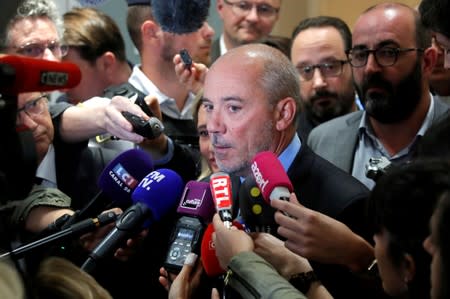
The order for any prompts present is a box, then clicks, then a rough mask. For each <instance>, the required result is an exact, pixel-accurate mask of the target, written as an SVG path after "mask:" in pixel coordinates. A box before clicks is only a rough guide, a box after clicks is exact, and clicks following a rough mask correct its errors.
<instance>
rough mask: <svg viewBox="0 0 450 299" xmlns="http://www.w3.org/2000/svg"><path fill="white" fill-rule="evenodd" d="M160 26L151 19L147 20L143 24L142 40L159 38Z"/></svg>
mask: <svg viewBox="0 0 450 299" xmlns="http://www.w3.org/2000/svg"><path fill="white" fill-rule="evenodd" d="M159 31H160V27H159V26H158V24H156V23H155V22H153V21H151V20H147V21H145V22H144V23H142V25H141V35H142V41H143V42H145V41H147V40H149V39H153V38H158V32H159Z"/></svg>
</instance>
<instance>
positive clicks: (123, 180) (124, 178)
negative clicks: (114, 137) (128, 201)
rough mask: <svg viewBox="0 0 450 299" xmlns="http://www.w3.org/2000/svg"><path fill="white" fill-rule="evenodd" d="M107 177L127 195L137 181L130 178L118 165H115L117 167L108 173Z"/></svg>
mask: <svg viewBox="0 0 450 299" xmlns="http://www.w3.org/2000/svg"><path fill="white" fill-rule="evenodd" d="M109 175H110V176H111V178H112V179H113V180H114V181H115V182H116V183H117V185H119V187H120V188H122V189H123V190H124V191H125V192H127V193H130V192H131V190H133V189H134V188H135V187H136V186H137V184H138V181H137V180H136V179H135V178H134V177H132V176H131V174H129V173H128V171H127V170H126V169H125V168H124V167H123V166H122V165H121V164H120V163H117V165H116V166H114V168H113V169H112V170H110V171H109Z"/></svg>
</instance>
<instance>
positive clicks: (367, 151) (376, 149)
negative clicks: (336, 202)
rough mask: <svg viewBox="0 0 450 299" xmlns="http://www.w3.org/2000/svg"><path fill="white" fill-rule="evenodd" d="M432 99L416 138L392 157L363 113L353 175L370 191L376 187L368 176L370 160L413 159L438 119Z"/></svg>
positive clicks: (397, 160) (395, 160) (393, 161)
mask: <svg viewBox="0 0 450 299" xmlns="http://www.w3.org/2000/svg"><path fill="white" fill-rule="evenodd" d="M430 97H431V100H430V107H429V108H428V112H427V115H426V117H425V119H424V121H423V123H422V126H421V127H420V129H419V131H417V133H416V136H415V138H414V139H413V140H412V142H411V143H410V144H409V145H408V146H406V147H405V148H404V149H402V150H400V151H399V152H398V153H396V154H395V155H392V156H391V155H390V154H389V153H388V151H387V150H386V149H385V148H384V146H383V144H382V143H381V142H380V141H379V140H378V138H377V137H376V136H375V133H374V132H373V128H372V126H371V125H370V122H369V119H368V116H367V114H366V112H364V113H363V116H362V118H361V122H360V124H359V129H358V140H359V141H358V144H357V147H356V152H355V157H354V159H353V169H352V175H353V176H354V177H356V178H357V179H358V180H360V181H361V182H362V183H363V184H364V185H366V186H367V187H368V188H369V189H372V188H373V187H374V186H375V182H374V181H373V180H372V179H370V178H368V177H367V176H366V164H367V163H368V162H369V159H370V158H372V157H374V158H380V157H386V158H387V159H389V161H391V163H395V164H399V163H403V162H407V161H409V160H410V159H411V156H412V155H413V153H414V150H415V148H416V146H417V143H418V140H419V139H420V137H422V136H423V134H425V132H426V130H427V129H428V128H429V127H430V126H431V124H432V123H433V121H434V120H435V118H436V116H435V112H434V111H435V109H434V105H435V104H434V99H433V96H432V95H431V94H430Z"/></svg>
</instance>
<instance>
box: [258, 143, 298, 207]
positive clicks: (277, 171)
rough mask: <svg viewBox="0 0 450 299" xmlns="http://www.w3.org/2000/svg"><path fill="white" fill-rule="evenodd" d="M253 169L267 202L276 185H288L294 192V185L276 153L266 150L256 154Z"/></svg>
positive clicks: (290, 190)
mask: <svg viewBox="0 0 450 299" xmlns="http://www.w3.org/2000/svg"><path fill="white" fill-rule="evenodd" d="M251 169H252V173H253V176H254V177H255V181H256V184H257V185H258V187H259V189H260V190H261V192H262V195H263V197H264V199H265V200H266V201H267V202H270V195H271V193H272V191H273V190H274V189H275V187H286V188H287V189H288V190H289V192H293V190H294V187H293V186H292V183H291V181H290V179H289V177H288V176H287V173H286V171H285V170H284V168H283V165H282V164H281V162H280V160H278V158H277V156H276V155H275V154H274V153H272V152H269V151H266V152H260V153H258V154H256V155H255V157H254V158H253V162H252V165H251Z"/></svg>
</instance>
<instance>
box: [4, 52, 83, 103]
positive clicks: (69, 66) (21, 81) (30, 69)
mask: <svg viewBox="0 0 450 299" xmlns="http://www.w3.org/2000/svg"><path fill="white" fill-rule="evenodd" d="M80 81H81V71H80V68H79V67H78V66H77V65H76V64H74V63H71V62H55V61H49V60H45V59H36V58H29V57H23V56H15V55H6V56H2V57H0V92H1V93H4V94H9V95H17V94H18V93H22V92H30V91H52V90H62V89H68V88H73V87H75V86H77V85H78V84H79V83H80Z"/></svg>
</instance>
